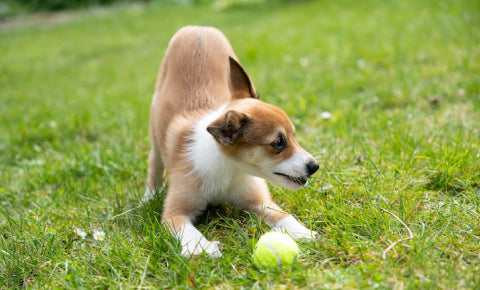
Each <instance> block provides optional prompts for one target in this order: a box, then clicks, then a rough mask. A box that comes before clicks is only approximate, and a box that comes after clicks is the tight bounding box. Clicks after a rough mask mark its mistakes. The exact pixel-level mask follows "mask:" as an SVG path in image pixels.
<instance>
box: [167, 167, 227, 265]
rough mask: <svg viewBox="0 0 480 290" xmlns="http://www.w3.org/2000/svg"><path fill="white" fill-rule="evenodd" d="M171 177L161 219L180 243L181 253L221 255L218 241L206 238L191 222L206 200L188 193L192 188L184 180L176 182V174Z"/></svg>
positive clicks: (184, 254)
mask: <svg viewBox="0 0 480 290" xmlns="http://www.w3.org/2000/svg"><path fill="white" fill-rule="evenodd" d="M171 177H172V184H171V185H170V188H169V189H168V193H167V197H166V199H165V203H164V211H163V218H162V219H163V222H164V223H165V224H166V225H167V226H168V229H169V230H170V232H171V233H172V235H173V236H174V237H175V238H176V239H177V240H179V241H180V243H181V244H182V255H183V256H185V257H190V256H198V255H200V254H201V253H202V252H205V253H207V254H208V255H210V256H211V257H214V258H216V257H221V256H222V253H221V252H220V249H219V244H220V243H219V242H217V241H209V240H207V239H206V238H205V237H204V236H203V235H202V233H201V232H200V231H199V230H197V229H196V228H195V227H194V226H193V224H192V219H194V218H195V216H197V215H198V214H199V213H200V212H201V211H202V210H204V209H205V207H206V205H207V204H206V202H205V201H204V200H202V199H201V198H198V197H197V196H196V195H194V194H189V192H192V191H193V190H192V188H190V187H189V186H188V184H187V183H186V182H184V183H180V182H178V181H179V180H176V179H177V178H176V177H177V176H176V175H172V176H171ZM178 184H180V185H178Z"/></svg>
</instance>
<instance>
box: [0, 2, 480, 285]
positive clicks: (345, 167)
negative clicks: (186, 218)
mask: <svg viewBox="0 0 480 290" xmlns="http://www.w3.org/2000/svg"><path fill="white" fill-rule="evenodd" d="M187 24H198V25H212V26H216V27H218V28H220V29H221V30H222V31H223V32H224V33H225V34H226V35H227V37H228V38H229V39H230V41H231V43H232V45H233V47H234V49H235V51H236V52H237V55H238V56H239V58H240V60H241V61H242V63H243V64H244V66H245V67H246V69H247V71H248V72H249V74H250V76H251V77H252V79H253V80H254V83H255V85H256V87H257V89H258V90H259V92H260V94H261V98H262V99H263V100H265V101H267V102H270V103H273V104H276V105H278V106H280V107H282V108H283V109H284V110H285V111H286V112H287V113H288V114H289V115H290V116H291V118H292V120H293V121H294V123H295V125H296V127H297V136H298V141H299V142H300V143H301V144H302V145H303V146H304V147H305V148H307V149H308V150H309V151H311V152H314V154H315V155H316V156H317V157H318V159H319V161H320V163H321V169H320V171H319V173H317V174H316V177H315V178H314V179H313V180H312V181H311V182H310V183H309V186H308V187H307V188H305V189H302V190H300V191H297V192H290V191H288V190H285V189H282V188H278V187H272V188H271V189H272V193H273V196H274V199H275V200H276V201H277V202H278V203H280V204H281V205H282V206H283V208H285V209H286V210H288V211H290V212H292V213H294V214H295V215H296V216H297V217H298V218H299V219H300V220H301V221H303V222H304V223H306V224H309V225H310V226H311V227H312V228H313V229H315V230H317V231H319V232H320V233H321V237H320V239H319V240H318V241H313V242H301V243H300V248H301V251H302V255H301V257H300V260H299V264H298V265H297V266H296V267H295V268H294V269H293V270H292V271H284V272H281V271H275V270H272V271H266V272H265V271H260V270H258V269H256V268H255V267H254V266H253V264H252V262H251V253H252V249H253V245H254V244H255V241H256V240H257V239H258V237H259V236H260V235H261V234H262V233H264V232H267V231H268V230H269V228H268V226H266V225H265V224H263V223H262V222H261V221H259V220H258V219H257V218H256V217H254V216H252V215H250V214H249V213H245V212H242V211H239V210H237V209H235V208H233V207H231V206H229V205H225V206H221V207H219V208H212V209H211V210H209V211H208V212H206V213H205V215H204V216H203V217H202V219H201V220H200V222H199V224H198V228H199V229H200V230H201V231H204V232H205V235H206V236H207V238H209V239H212V240H219V241H220V242H222V243H224V244H225V246H224V248H223V257H222V258H221V259H211V258H209V257H205V256H201V257H198V258H194V259H186V258H183V257H180V256H179V252H180V247H179V244H178V243H177V242H176V241H175V240H174V239H172V238H171V237H170V235H169V234H167V233H166V231H165V229H164V228H163V227H162V225H161V224H160V216H161V211H162V199H161V198H160V199H157V200H154V201H153V202H151V203H149V204H147V205H145V206H144V207H142V206H139V201H140V200H141V197H142V194H143V190H144V188H145V176H146V168H147V164H146V159H147V154H148V149H149V139H148V131H147V126H148V125H147V124H148V112H149V105H150V100H151V94H152V93H153V87H154V83H155V76H156V73H157V70H158V68H159V65H160V62H161V59H162V57H163V53H164V51H165V49H166V47H167V44H168V41H169V39H170V37H171V36H172V35H173V34H174V33H175V31H176V30H178V29H179V28H180V27H182V26H184V25H187ZM479 27H480V5H479V4H478V3H477V2H474V1H467V0H465V1H435V2H432V1H413V0H408V1H388V2H386V1H375V0H367V1H350V0H345V1H313V2H298V3H294V2H292V3H287V2H268V3H263V2H256V3H253V2H252V3H251V4H246V5H233V6H228V7H226V8H224V9H223V10H215V9H213V8H211V7H210V6H208V5H200V6H185V5H177V4H173V3H163V4H159V3H155V2H153V3H151V4H148V5H144V6H115V7H113V8H110V9H96V10H91V11H83V12H78V13H61V14H54V15H48V16H42V15H40V16H38V15H37V16H34V17H33V16H27V17H22V18H20V19H16V20H10V21H7V22H4V23H3V24H1V25H0V39H1V41H0V51H1V52H2V53H1V54H0V231H1V235H0V273H2V275H0V285H4V286H3V287H6V288H22V287H37V288H44V287H46V288H50V287H51V288H56V287H65V288H107V287H113V288H131V287H138V288H190V287H198V288H276V287H286V288H329V289H330V288H395V289H402V288H444V289H451V288H470V289H474V288H476V289H478V288H479V287H480V222H479V220H480V132H479V131H480V127H479V124H480V114H479V113H480V28H479ZM323 111H328V112H331V113H332V118H331V119H328V120H325V119H322V118H321V117H320V113H321V112H323ZM327 185H331V186H332V188H331V189H330V190H322V188H323V187H324V186H327ZM381 208H385V209H387V210H388V211H390V212H392V213H394V214H395V215H397V216H398V217H399V218H400V219H401V220H402V221H404V222H405V223H406V225H407V226H408V227H409V228H410V229H411V230H412V232H413V235H414V238H413V239H411V240H408V241H404V242H401V243H399V244H397V245H396V246H395V247H394V248H393V249H392V250H391V251H389V252H388V253H387V254H386V259H385V260H383V259H382V253H383V251H384V250H385V249H386V248H387V247H388V246H389V245H390V244H391V243H393V242H394V241H396V240H399V239H401V238H404V237H406V236H407V235H408V232H407V230H406V229H405V228H404V226H402V225H401V224H400V223H399V222H398V221H397V220H396V219H395V218H394V217H392V216H390V215H388V214H386V213H384V212H382V211H381ZM75 229H82V230H84V231H86V232H87V234H88V235H87V237H86V238H85V239H82V238H80V237H79V236H76V235H75V234H74V231H75ZM99 229H101V230H103V231H105V233H106V237H105V239H104V240H103V241H97V240H94V239H93V237H92V233H93V231H94V230H99ZM29 285H30V286H29Z"/></svg>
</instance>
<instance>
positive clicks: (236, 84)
mask: <svg viewBox="0 0 480 290" xmlns="http://www.w3.org/2000/svg"><path fill="white" fill-rule="evenodd" d="M149 131H150V138H151V151H150V154H149V157H148V177H147V191H146V192H145V196H144V199H143V200H144V201H148V200H149V199H151V198H152V197H153V196H154V194H155V193H156V192H158V191H159V190H161V188H162V186H163V182H164V178H165V170H167V171H168V174H169V175H168V183H169V185H168V190H167V195H166V197H165V200H164V209H163V216H162V221H163V223H164V224H166V225H167V226H168V229H169V230H170V232H171V233H172V235H174V237H175V238H176V239H178V240H179V241H180V242H181V245H182V250H181V254H182V255H183V256H187V257H189V256H196V255H200V254H201V253H203V252H205V253H207V254H208V255H210V256H212V257H219V256H221V252H220V249H219V242H218V241H209V240H207V239H206V238H205V237H204V236H203V235H202V233H200V231H198V230H197V229H196V228H195V227H194V226H193V222H194V221H195V218H196V217H197V216H198V215H199V214H200V213H201V212H202V211H204V210H205V209H206V207H207V205H208V204H218V203H230V204H233V205H235V206H237V207H239V208H241V209H245V210H249V211H253V212H254V213H255V214H257V215H258V216H262V217H263V218H264V220H265V222H266V223H267V224H269V225H270V226H272V227H273V228H274V229H275V230H279V231H283V232H286V233H288V234H289V235H290V236H292V237H293V238H294V239H295V240H297V241H298V240H299V239H303V238H308V239H312V238H315V237H316V236H317V233H316V232H314V231H311V230H309V229H308V228H306V227H305V226H304V225H302V224H301V223H300V222H298V221H297V220H296V219H295V218H294V217H293V216H292V215H289V214H287V213H286V212H284V211H283V210H282V209H281V208H280V207H279V206H278V205H277V204H275V203H274V202H273V201H272V199H271V197H270V192H269V190H268V187H267V183H266V181H265V180H267V181H269V182H270V183H272V184H276V185H281V186H284V187H285V188H287V189H291V190H296V189H299V188H300V187H302V186H303V185H305V184H306V183H307V178H308V177H310V176H311V175H312V174H314V173H315V172H316V171H317V170H318V168H319V165H318V163H317V162H316V161H315V160H314V158H313V157H312V156H311V155H310V154H309V153H307V152H306V151H305V150H304V149H303V148H302V147H300V146H299V145H298V143H297V142H296V140H295V137H294V134H295V128H294V126H293V124H292V122H291V121H290V120H289V118H288V116H287V114H286V113H285V112H284V111H282V110H281V109H280V108H278V107H276V106H273V105H271V104H267V103H265V102H262V101H260V100H259V97H258V94H257V92H256V90H255V87H254V86H253V84H252V82H251V80H250V78H249V76H248V75H247V73H246V72H245V70H244V69H243V67H242V66H241V65H240V63H239V61H238V59H237V57H236V55H235V53H234V52H233V49H232V47H231V45H230V43H229V41H228V40H227V38H226V37H225V36H224V35H223V34H222V32H220V31H219V30H218V29H216V28H212V27H198V26H187V27H184V28H182V29H180V30H179V31H178V32H177V33H176V34H175V35H174V36H173V38H172V39H171V41H170V43H169V46H168V48H167V51H166V53H165V57H164V59H163V62H162V65H161V68H160V72H159V74H158V79H157V83H156V85H155V93H154V96H153V100H152V106H151V110H150V124H149Z"/></svg>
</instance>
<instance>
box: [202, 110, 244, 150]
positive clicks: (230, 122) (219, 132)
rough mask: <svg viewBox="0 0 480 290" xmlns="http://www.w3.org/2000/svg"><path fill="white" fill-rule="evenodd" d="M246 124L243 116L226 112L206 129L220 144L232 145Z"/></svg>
mask: <svg viewBox="0 0 480 290" xmlns="http://www.w3.org/2000/svg"><path fill="white" fill-rule="evenodd" d="M247 122H248V117H247V116H246V115H245V114H242V113H239V112H236V111H228V112H227V113H226V114H225V115H223V116H221V117H220V118H218V119H217V120H215V121H213V122H212V123H211V124H210V125H209V126H208V127H207V131H208V133H210V134H212V136H213V137H215V139H217V141H218V142H220V143H221V144H226V145H233V144H235V142H237V140H238V138H239V136H240V134H241V133H242V130H243V129H244V126H245V124H246V123H247Z"/></svg>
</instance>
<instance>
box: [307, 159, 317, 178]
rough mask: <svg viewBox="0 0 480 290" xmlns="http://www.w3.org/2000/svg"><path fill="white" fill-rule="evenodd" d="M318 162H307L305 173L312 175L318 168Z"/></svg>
mask: <svg viewBox="0 0 480 290" xmlns="http://www.w3.org/2000/svg"><path fill="white" fill-rule="evenodd" d="M318 167H319V166H318V163H317V162H310V163H308V164H307V173H308V175H309V176H310V175H312V174H314V173H315V172H317V170H318Z"/></svg>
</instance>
